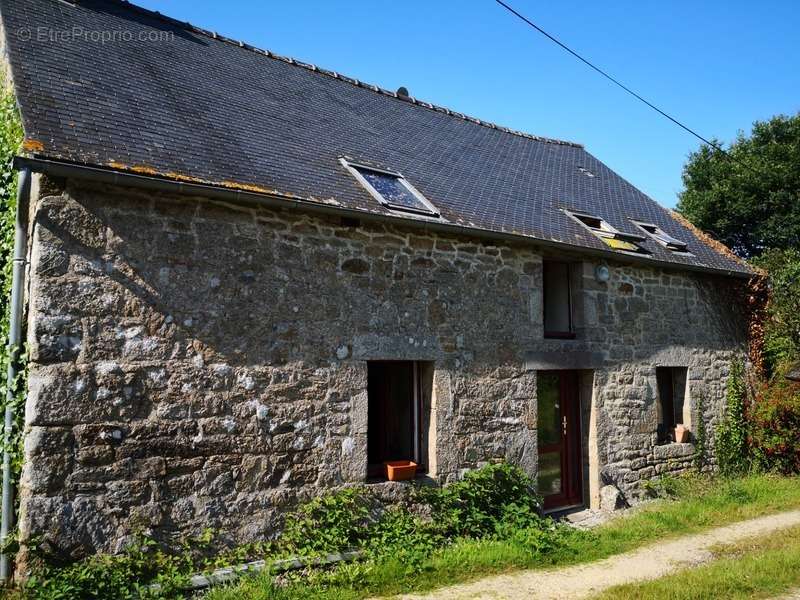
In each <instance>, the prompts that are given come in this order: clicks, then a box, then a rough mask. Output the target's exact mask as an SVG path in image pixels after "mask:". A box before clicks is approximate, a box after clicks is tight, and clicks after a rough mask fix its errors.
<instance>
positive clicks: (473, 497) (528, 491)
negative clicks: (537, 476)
mask: <svg viewBox="0 0 800 600" xmlns="http://www.w3.org/2000/svg"><path fill="white" fill-rule="evenodd" d="M436 496H437V497H435V498H433V501H432V502H431V504H432V507H433V511H434V521H436V522H437V523H439V526H440V527H441V529H442V533H443V535H445V536H447V537H456V536H464V537H476V538H477V537H483V536H485V535H489V534H491V533H493V532H494V531H495V529H496V527H497V524H498V523H500V522H501V521H502V520H503V518H505V517H506V515H507V511H508V510H510V507H514V510H516V511H520V514H521V513H522V512H524V514H526V515H529V516H530V518H531V521H530V525H535V524H538V521H537V520H536V519H538V516H537V514H538V512H539V511H540V510H541V503H540V500H539V497H538V496H537V495H536V492H535V489H534V484H533V481H532V480H531V479H530V478H529V477H528V476H527V475H526V474H525V472H524V471H522V469H520V468H519V467H516V466H514V465H510V464H508V463H501V464H497V465H488V466H486V467H483V468H482V469H477V470H474V471H469V472H468V473H467V474H466V475H465V476H464V479H463V480H461V481H458V482H456V483H453V484H451V485H448V486H446V487H444V488H441V489H440V490H437V494H436ZM534 518H535V519H534Z"/></svg>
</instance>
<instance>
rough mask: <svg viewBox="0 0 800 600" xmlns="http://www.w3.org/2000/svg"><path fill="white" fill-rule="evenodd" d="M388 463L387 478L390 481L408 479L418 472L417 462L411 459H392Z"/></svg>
mask: <svg viewBox="0 0 800 600" xmlns="http://www.w3.org/2000/svg"><path fill="white" fill-rule="evenodd" d="M383 464H385V465H386V478H387V479H388V480H389V481H407V480H409V479H414V476H415V475H416V474H417V463H415V462H413V461H410V460H390V461H389V462H385V463H383Z"/></svg>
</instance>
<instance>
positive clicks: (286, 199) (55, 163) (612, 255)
mask: <svg viewBox="0 0 800 600" xmlns="http://www.w3.org/2000/svg"><path fill="white" fill-rule="evenodd" d="M14 166H15V168H18V169H20V168H23V167H28V168H30V169H31V171H33V172H36V173H43V174H45V175H49V176H51V177H61V178H73V179H81V180H86V181H91V182H96V183H105V184H111V185H120V186H128V187H134V188H140V189H148V190H153V191H161V192H165V193H174V194H182V195H191V196H200V197H205V198H211V199H217V200H224V201H227V202H235V203H244V204H256V205H261V206H267V207H270V208H283V209H285V208H293V209H297V210H303V211H306V212H310V213H316V214H325V215H334V216H340V217H351V218H358V219H363V220H367V221H377V222H383V223H390V224H393V225H399V226H404V227H412V228H416V229H421V230H424V231H436V232H442V233H449V234H456V235H467V236H471V237H477V238H482V239H491V240H503V241H508V242H512V243H518V244H526V245H534V246H539V247H544V248H552V249H557V250H562V251H566V252H574V253H577V254H582V255H585V256H593V257H597V258H600V259H604V260H610V261H614V262H629V263H635V264H642V265H649V266H657V267H660V268H664V269H670V270H678V271H695V272H702V273H710V274H715V275H723V276H728V277H736V278H740V279H749V278H751V277H753V276H754V275H755V273H748V272H746V271H736V270H733V269H718V268H714V267H707V266H702V265H690V264H678V263H672V262H666V261H661V260H658V259H654V258H648V257H642V256H636V255H632V254H620V253H619V252H614V251H613V250H601V249H597V248H588V247H586V246H578V245H575V244H569V243H566V242H560V241H556V240H546V239H542V238H536V237H533V236H529V235H523V234H519V233H510V232H506V231H496V230H491V229H481V228H478V227H470V226H466V225H461V224H458V223H448V222H435V221H432V220H430V219H424V220H423V219H414V218H407V217H400V216H396V215H391V214H385V213H379V212H370V211H365V210H359V209H355V208H348V207H345V206H339V205H335V204H331V203H323V202H319V201H315V200H308V199H305V198H302V197H299V196H294V195H285V194H280V193H275V192H273V193H268V192H261V191H252V190H248V189H244V186H243V187H242V188H235V187H231V186H228V185H226V186H221V185H214V184H210V183H200V182H191V181H181V180H178V179H170V178H168V177H165V176H161V175H157V174H142V173H135V172H130V171H124V170H120V169H115V168H111V167H100V166H94V165H88V164H81V163H74V162H69V161H63V160H58V159H51V158H42V157H26V156H17V157H16V158H15V159H14Z"/></svg>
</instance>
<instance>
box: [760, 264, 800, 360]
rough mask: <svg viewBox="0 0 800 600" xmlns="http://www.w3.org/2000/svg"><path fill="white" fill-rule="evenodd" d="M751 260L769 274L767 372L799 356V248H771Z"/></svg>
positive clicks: (765, 325)
mask: <svg viewBox="0 0 800 600" xmlns="http://www.w3.org/2000/svg"><path fill="white" fill-rule="evenodd" d="M754 262H755V264H757V265H758V266H759V267H761V268H763V269H765V270H766V271H767V272H768V273H769V278H770V286H771V293H770V300H769V303H768V304H767V310H766V322H765V324H764V358H765V362H766V365H767V367H768V372H771V373H773V372H775V371H777V370H780V365H782V364H784V365H785V364H786V363H788V362H789V361H791V360H794V359H795V358H796V357H797V356H800V248H790V249H788V250H779V249H770V250H767V251H765V252H764V253H763V254H762V255H761V256H760V257H758V259H756V260H755V261H754Z"/></svg>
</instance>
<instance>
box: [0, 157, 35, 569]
mask: <svg viewBox="0 0 800 600" xmlns="http://www.w3.org/2000/svg"><path fill="white" fill-rule="evenodd" d="M30 185H31V170H30V168H28V167H24V168H22V169H21V170H20V172H19V181H18V186H17V211H16V218H15V221H16V229H15V232H14V259H13V260H14V265H13V272H12V279H11V306H10V312H11V322H10V323H9V327H8V349H9V354H10V356H9V361H8V375H7V377H8V378H7V382H8V391H7V392H6V410H5V427H4V429H3V442H4V450H3V499H2V511H3V512H2V525H0V547H4V546H5V544H6V541H7V540H8V536H9V533H10V532H11V528H12V526H13V525H14V488H13V485H12V482H11V452H10V451H9V445H10V443H11V434H12V433H13V429H14V405H13V400H14V390H13V387H12V385H11V383H12V382H13V381H14V380H15V379H16V378H17V372H18V367H19V365H18V360H17V359H18V357H19V349H20V345H21V343H22V319H23V314H22V313H23V309H24V301H25V290H24V284H25V262H26V258H27V253H28V224H27V217H28V201H29V196H30V194H29V191H30ZM9 563H10V560H9V556H8V554H7V553H5V552H3V553H2V554H0V581H7V580H8V578H9Z"/></svg>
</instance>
